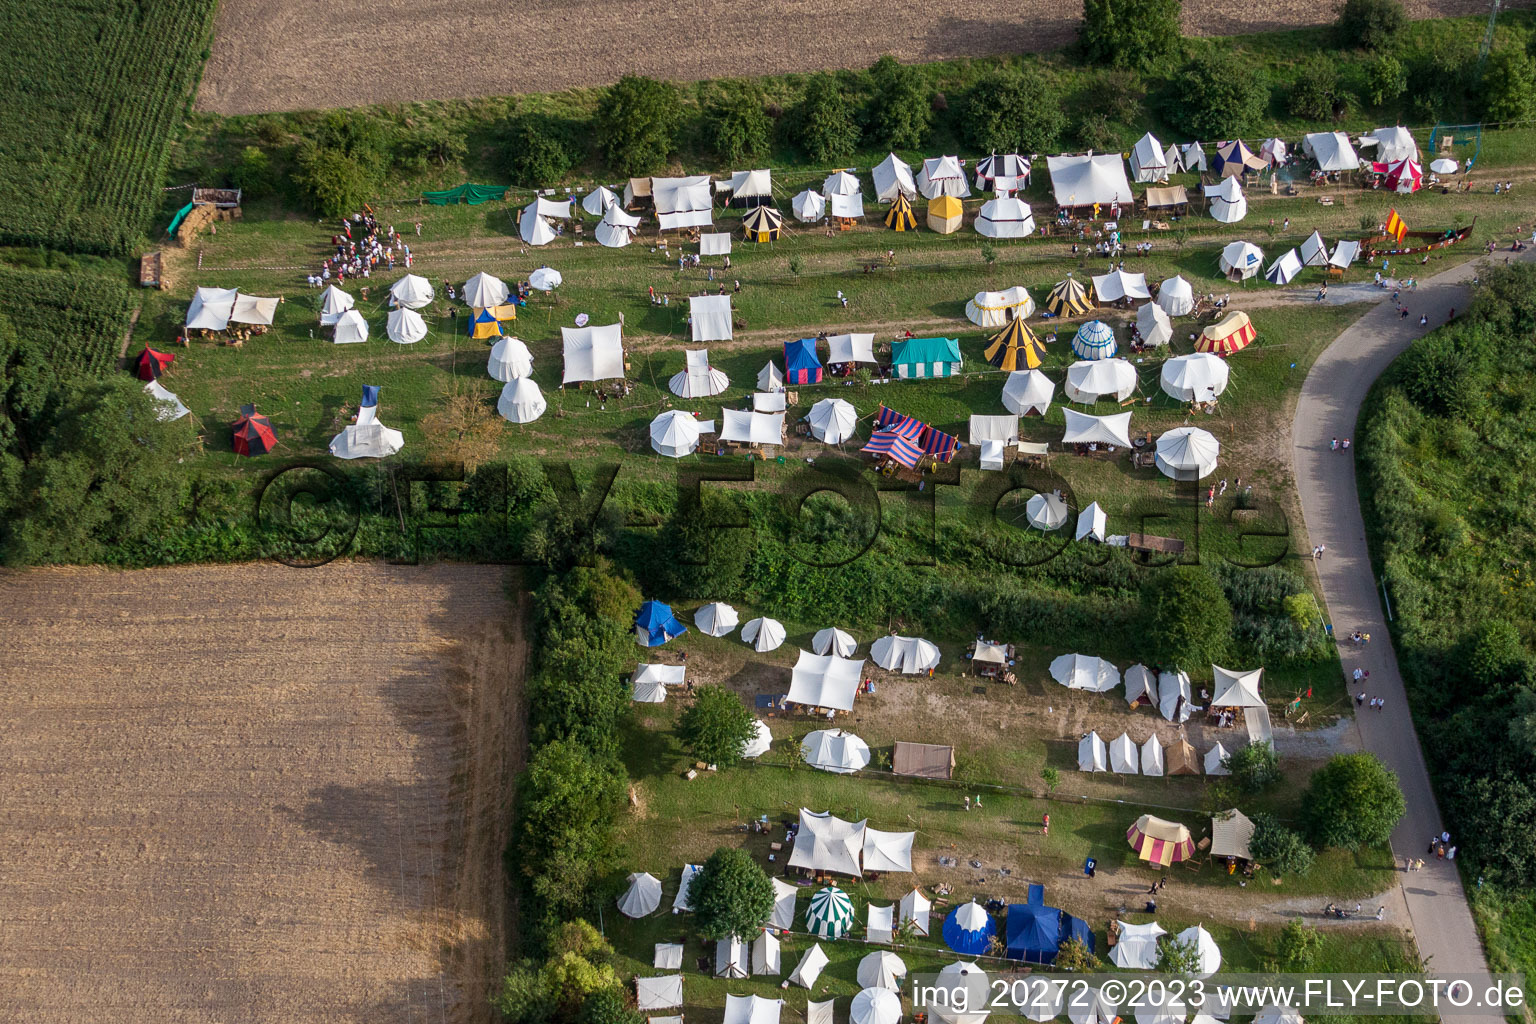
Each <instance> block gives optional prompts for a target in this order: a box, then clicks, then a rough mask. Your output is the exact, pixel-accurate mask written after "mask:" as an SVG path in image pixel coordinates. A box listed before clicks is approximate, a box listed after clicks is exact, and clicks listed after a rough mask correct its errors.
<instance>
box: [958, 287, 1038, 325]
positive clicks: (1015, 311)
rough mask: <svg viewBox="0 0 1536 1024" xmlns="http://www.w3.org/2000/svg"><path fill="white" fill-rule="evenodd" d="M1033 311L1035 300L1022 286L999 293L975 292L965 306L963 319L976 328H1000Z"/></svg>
mask: <svg viewBox="0 0 1536 1024" xmlns="http://www.w3.org/2000/svg"><path fill="white" fill-rule="evenodd" d="M1034 311H1035V300H1034V299H1033V298H1031V297H1030V294H1029V292H1028V291H1027V290H1026V289H1025V288H1024V286H1023V285H1015V286H1014V287H1012V288H1008V289H1005V290H1003V291H1000V292H977V293H976V294H975V295H974V296H972V297H971V300H970V301H969V302H967V303H966V304H965V318H966V319H967V320H969V321H970V322H971V323H973V324H975V325H976V326H977V327H1002V326H1004V325H1006V324H1007V323H1008V321H1009V320H1015V319H1019V318H1022V317H1027V316H1029V315H1030V314H1031V313H1033V312H1034Z"/></svg>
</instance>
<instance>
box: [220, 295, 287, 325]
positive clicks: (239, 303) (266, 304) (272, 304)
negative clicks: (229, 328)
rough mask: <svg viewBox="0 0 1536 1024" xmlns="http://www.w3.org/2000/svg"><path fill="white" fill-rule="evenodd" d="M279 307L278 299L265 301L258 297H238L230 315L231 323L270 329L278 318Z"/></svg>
mask: <svg viewBox="0 0 1536 1024" xmlns="http://www.w3.org/2000/svg"><path fill="white" fill-rule="evenodd" d="M277 305H278V300H277V299H263V298H261V297H260V296H256V295H240V296H237V297H236V298H235V305H234V307H233V308H232V309H231V310H230V313H229V322H230V323H232V324H255V325H257V326H262V327H269V326H271V324H272V319H273V318H274V317H275V316H277Z"/></svg>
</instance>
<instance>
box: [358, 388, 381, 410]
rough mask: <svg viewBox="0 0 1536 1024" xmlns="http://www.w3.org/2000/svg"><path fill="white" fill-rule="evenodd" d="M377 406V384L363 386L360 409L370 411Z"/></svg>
mask: <svg viewBox="0 0 1536 1024" xmlns="http://www.w3.org/2000/svg"><path fill="white" fill-rule="evenodd" d="M378 404H379V386H378V385H377V384H364V385H363V401H362V408H364V409H371V408H373V407H375V406H377V405H378Z"/></svg>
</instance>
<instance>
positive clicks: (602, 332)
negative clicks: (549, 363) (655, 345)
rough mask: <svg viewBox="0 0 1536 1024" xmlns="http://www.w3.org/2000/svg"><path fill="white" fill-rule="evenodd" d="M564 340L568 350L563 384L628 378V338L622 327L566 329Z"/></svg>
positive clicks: (562, 330)
mask: <svg viewBox="0 0 1536 1024" xmlns="http://www.w3.org/2000/svg"><path fill="white" fill-rule="evenodd" d="M560 336H561V338H562V340H563V342H564V346H565V375H564V377H563V378H562V383H565V384H571V383H575V382H578V381H595V380H611V379H613V378H615V377H623V376H624V335H623V328H621V327H620V325H618V324H604V325H602V326H591V327H562V328H560Z"/></svg>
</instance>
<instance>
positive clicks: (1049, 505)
mask: <svg viewBox="0 0 1536 1024" xmlns="http://www.w3.org/2000/svg"><path fill="white" fill-rule="evenodd" d="M1024 518H1025V520H1026V521H1027V522H1028V523H1029V525H1030V526H1032V527H1034V528H1035V529H1037V530H1040V531H1042V532H1044V533H1050V532H1051V531H1052V530H1059V529H1061V524H1062V523H1065V522H1066V521H1067V503H1066V502H1065V501H1063V500H1062V499H1061V495H1060V494H1059V493H1052V494H1036V495H1032V496H1031V497H1030V499H1029V500H1028V501H1026V502H1025V503H1024Z"/></svg>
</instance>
